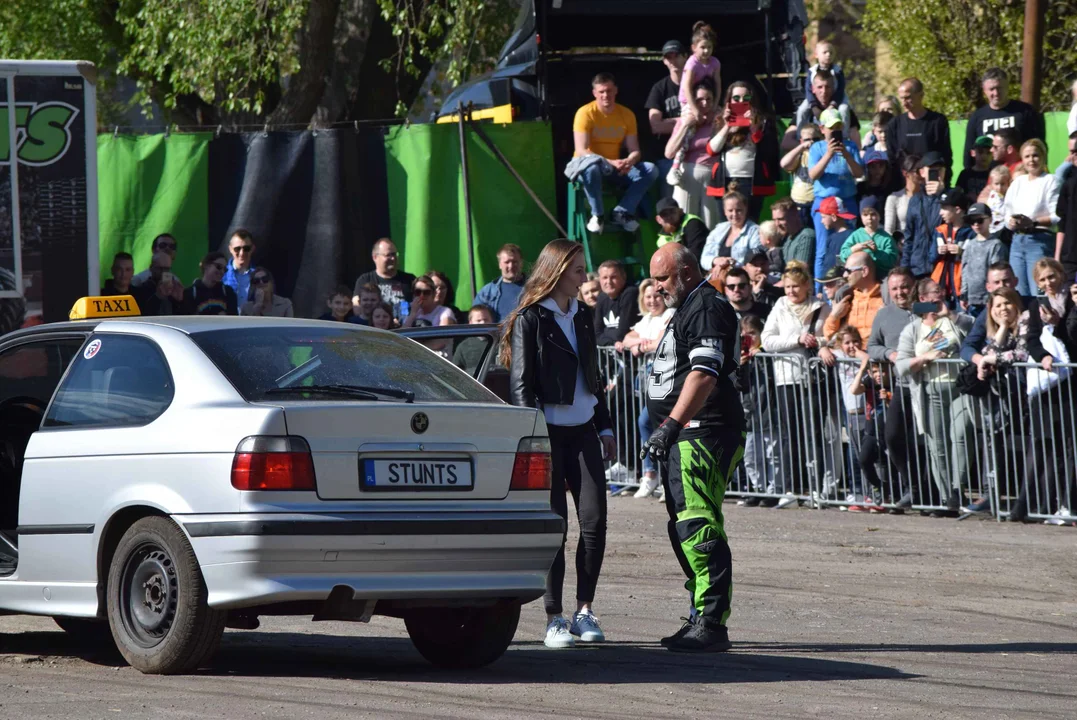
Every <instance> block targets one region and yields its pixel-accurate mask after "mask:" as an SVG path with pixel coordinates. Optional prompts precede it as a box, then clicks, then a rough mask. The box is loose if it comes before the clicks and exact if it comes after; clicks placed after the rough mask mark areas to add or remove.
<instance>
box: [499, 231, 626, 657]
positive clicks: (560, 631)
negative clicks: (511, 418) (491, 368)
mask: <svg viewBox="0 0 1077 720" xmlns="http://www.w3.org/2000/svg"><path fill="white" fill-rule="evenodd" d="M586 280H587V268H586V264H585V262H584V257H583V246H582V245H580V244H579V243H576V242H573V241H571V240H554V241H553V242H551V243H550V244H548V245H547V246H546V247H545V248H543V249H542V252H541V253H539V256H538V260H536V261H535V266H534V268H533V269H532V272H531V275H530V277H528V279H527V284H526V285H524V289H523V293H522V294H521V296H520V304H519V306H518V307H517V309H516V310H515V311H514V312H513V313H512V314H511V315H509V316H508V318H507V319H506V320H505V322H504V324H503V325H502V339H501V363H502V364H503V365H504V366H505V367H507V368H509V376H510V394H511V398H510V399H511V401H512V404H513V405H521V406H525V407H534V408H542V411H543V413H544V414H545V416H546V426H547V429H548V430H549V435H550V449H551V456H552V457H551V459H552V463H553V484H552V486H551V488H550V504H551V505H552V506H553V510H554V511H555V512H556V513H557V514H558V515H560V516H561V517H563V518H565V520H566V522H567V520H568V501H567V499H566V498H565V487H566V486H567V487H568V490H569V492H570V493H572V499H573V501H574V502H575V503H576V518H577V520H578V521H579V523H580V541H579V545H578V546H577V548H576V600H577V607H576V613H575V614H574V615H573V618H572V622H571V623H569V622H568V621H567V620H565V618H564V617H563V616H562V612H563V608H562V605H561V595H562V589H563V585H564V581H565V543H564V539H562V541H561V549H560V550H559V551H558V553H557V557H556V558H555V559H554V562H553V567H552V568H550V574H549V575H548V576H547V578H546V598H545V604H546V616H547V618H546V619H547V625H546V639H545V644H546V646H547V647H551V648H567V647H573V646H574V645H575V644H576V638H579V640H580V642H585V643H593V642H602V641H603V640H605V635H604V634H603V633H602V630H601V628H600V627H599V625H598V620H597V619H596V618H595V616H594V614H593V613H592V611H591V603H592V602H593V601H594V597H595V586H596V585H597V584H598V575H599V571H600V570H601V569H602V557H603V555H604V554H605V551H606V488H605V473H604V472H603V469H602V459H603V456H605V457H607V458H612V457H613V455H614V453H615V445H614V440H613V430H612V422H611V421H610V414H609V411H608V409H607V408H606V398H605V388H604V386H603V384H602V380H601V379H600V377H599V374H598V348H597V343H596V341H595V328H594V321H593V316H592V312H591V309H590V308H588V307H586V306H583V305H581V304H580V303H579V302H578V301H577V299H576V298H577V295H578V293H579V291H580V286H581V285H583V283H584V282H586Z"/></svg>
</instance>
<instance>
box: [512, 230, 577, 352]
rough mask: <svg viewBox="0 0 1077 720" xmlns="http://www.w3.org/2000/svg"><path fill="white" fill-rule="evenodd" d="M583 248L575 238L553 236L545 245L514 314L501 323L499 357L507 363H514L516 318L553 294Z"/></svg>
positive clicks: (532, 269)
mask: <svg viewBox="0 0 1077 720" xmlns="http://www.w3.org/2000/svg"><path fill="white" fill-rule="evenodd" d="M582 251H583V245H580V244H579V243H578V242H575V241H574V240H563V239H562V240H552V241H550V242H549V243H547V245H546V247H544V248H542V252H540V253H539V256H538V259H537V260H535V265H534V266H533V267H532V268H531V274H530V275H529V276H528V278H527V283H526V284H525V285H524V289H523V292H522V293H521V294H520V302H519V304H517V306H516V309H515V310H513V311H512V314H511V315H509V316H508V317H507V318H505V321H504V322H502V323H501V351H500V353H499V359H500V361H501V365H502V366H503V367H509V366H511V365H512V331H513V328H515V327H516V318H518V317H519V316H520V313H522V312H523V311H524V310H526V309H527V308H528V307H530V306H532V305H534V304H535V303H537V302H542V301H543V300H545V299H546V298H548V297H549V296H550V293H552V292H553V289H554V288H555V287H556V286H557V283H558V282H560V280H561V276H562V275H564V274H565V270H567V269H568V266H569V265H571V264H572V261H573V260H574V259H575V258H576V255H578V254H579V253H581V252H582Z"/></svg>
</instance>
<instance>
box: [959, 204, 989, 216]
mask: <svg viewBox="0 0 1077 720" xmlns="http://www.w3.org/2000/svg"><path fill="white" fill-rule="evenodd" d="M965 217H966V218H968V219H970V220H971V219H972V218H974V217H984V218H989V217H991V208H989V207H987V205H985V204H984V203H973V204H972V205H970V206H969V209H968V212H966V213H965Z"/></svg>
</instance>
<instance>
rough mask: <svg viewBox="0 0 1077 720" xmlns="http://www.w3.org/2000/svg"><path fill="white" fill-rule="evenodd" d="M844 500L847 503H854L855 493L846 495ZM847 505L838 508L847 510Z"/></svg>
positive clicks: (843, 510)
mask: <svg viewBox="0 0 1077 720" xmlns="http://www.w3.org/2000/svg"><path fill="white" fill-rule="evenodd" d="M845 502H847V503H849V505H856V495H846V496H845ZM849 505H842V506H841V507H839V508H838V510H841V511H842V512H849Z"/></svg>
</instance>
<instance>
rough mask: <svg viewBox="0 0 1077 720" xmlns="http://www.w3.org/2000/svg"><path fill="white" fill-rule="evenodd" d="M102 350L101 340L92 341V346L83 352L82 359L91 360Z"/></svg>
mask: <svg viewBox="0 0 1077 720" xmlns="http://www.w3.org/2000/svg"><path fill="white" fill-rule="evenodd" d="M100 349H101V341H100V340H91V341H90V344H89V345H87V346H86V349H85V350H83V351H82V357H84V358H86V359H87V360H89V359H91V358H92V357H93V356H94V355H96V354H97V351H98V350H100Z"/></svg>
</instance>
